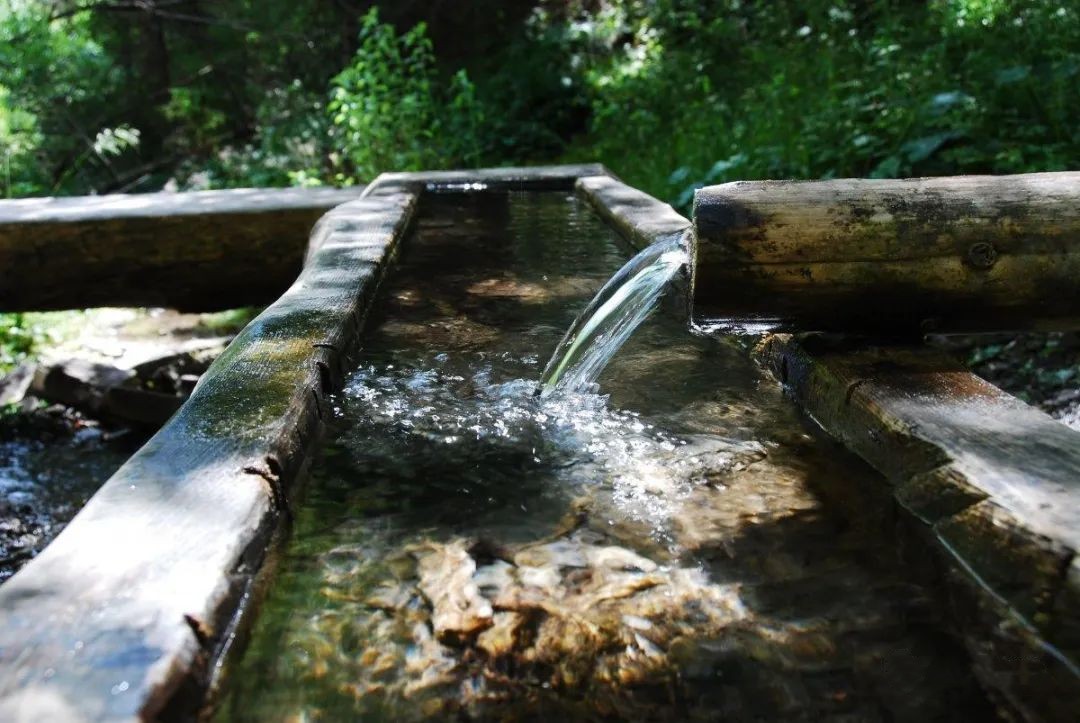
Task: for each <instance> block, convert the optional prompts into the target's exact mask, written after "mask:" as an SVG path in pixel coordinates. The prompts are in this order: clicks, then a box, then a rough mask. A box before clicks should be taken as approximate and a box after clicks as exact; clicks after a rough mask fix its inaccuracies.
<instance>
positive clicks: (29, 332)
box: [0, 314, 40, 374]
mask: <svg viewBox="0 0 1080 723" xmlns="http://www.w3.org/2000/svg"><path fill="white" fill-rule="evenodd" d="M39 337H40V333H39V332H38V330H37V329H36V328H35V327H34V326H33V325H32V324H29V323H27V319H26V315H25V314H0V374H4V373H6V372H8V371H10V370H11V368H12V367H14V366H15V365H16V364H18V363H19V362H20V361H22V360H23V359H24V358H25V357H26V356H27V355H29V354H30V353H31V352H32V351H33V350H34V347H35V346H36V344H37V343H38V342H39V340H40V339H39Z"/></svg>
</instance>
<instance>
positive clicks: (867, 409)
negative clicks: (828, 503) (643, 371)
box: [759, 335, 1080, 720]
mask: <svg viewBox="0 0 1080 723" xmlns="http://www.w3.org/2000/svg"><path fill="white" fill-rule="evenodd" d="M759 354H760V356H761V358H762V360H763V361H764V362H765V363H766V364H767V365H768V366H770V367H771V368H772V370H773V372H774V373H775V375H776V376H777V378H778V379H780V380H781V381H782V382H783V383H784V384H785V385H786V386H787V388H788V389H789V390H790V392H791V394H792V395H793V396H794V397H795V399H796V400H797V401H798V402H799V403H800V404H801V405H802V406H803V407H804V408H805V409H806V411H807V412H808V413H809V414H810V415H811V416H812V417H813V419H814V420H815V421H817V422H818V423H819V424H820V425H821V426H822V427H823V428H824V429H825V430H826V431H827V432H829V433H830V434H831V435H832V436H834V437H836V438H837V439H839V440H840V441H842V442H843V443H844V444H845V445H847V446H848V447H850V448H851V449H852V450H854V451H855V452H857V453H858V454H859V455H860V456H862V457H863V458H864V459H866V460H867V461H868V462H869V463H870V464H872V465H873V466H874V467H876V468H877V469H878V470H880V471H881V472H882V473H884V475H885V476H886V477H887V478H888V480H889V482H890V483H891V484H892V485H893V488H894V495H895V497H896V499H897V500H898V502H899V503H900V505H901V506H902V508H903V509H905V510H906V511H907V512H908V513H909V514H910V516H911V519H912V520H915V521H917V526H918V528H919V529H921V530H922V531H923V533H924V534H925V536H926V537H927V538H929V540H930V545H931V547H932V548H934V549H936V550H937V553H938V554H939V556H940V566H939V570H938V574H939V576H940V577H942V578H943V579H944V580H945V582H946V584H947V586H948V589H949V595H950V599H951V601H952V602H953V605H954V607H955V609H954V611H953V612H954V619H955V620H957V621H958V623H959V624H960V625H961V627H962V629H963V631H964V634H965V638H966V640H967V642H968V647H969V650H970V651H971V653H972V656H973V659H974V662H975V664H976V667H977V670H978V672H979V674H980V676H981V677H982V678H983V680H984V682H985V683H986V684H987V685H989V686H990V687H992V688H993V689H996V690H999V691H1001V692H1002V693H1003V694H1004V695H1005V696H1006V698H1007V699H1008V701H1009V703H1010V705H1011V706H1012V707H1014V708H1015V709H1016V710H1018V711H1020V712H1021V714H1022V715H1023V716H1024V717H1026V718H1028V719H1031V720H1065V719H1067V718H1068V717H1069V716H1068V715H1067V712H1068V711H1070V710H1071V711H1073V712H1075V710H1077V708H1078V706H1080V607H1077V605H1075V604H1073V603H1075V602H1076V601H1077V600H1080V577H1078V575H1077V573H1076V569H1077V562H1076V560H1077V558H1076V552H1077V550H1080V432H1077V431H1075V430H1073V429H1070V428H1068V427H1066V426H1065V425H1063V424H1060V423H1058V422H1056V421H1055V420H1053V419H1051V418H1050V417H1049V416H1047V415H1046V414H1044V413H1042V412H1040V411H1038V410H1036V409H1034V408H1033V407H1030V406H1028V405H1026V404H1024V403H1023V402H1021V401H1020V400H1018V399H1016V398H1014V397H1012V396H1010V395H1008V394H1006V393H1004V392H1002V391H1001V390H999V389H997V388H996V387H994V386H993V385H991V384H989V383H988V382H985V381H983V380H982V379H979V378H978V377H976V376H974V375H973V374H971V373H970V372H968V371H967V370H966V369H965V368H964V367H963V366H962V365H960V364H959V363H957V362H956V361H954V360H952V359H951V358H949V357H947V356H944V355H942V354H940V353H939V352H935V351H931V350H927V349H923V348H918V347H894V346H885V347H882V346H870V345H865V344H859V343H858V342H854V341H845V340H837V339H829V338H827V337H822V336H813V335H811V336H804V337H801V338H796V337H791V336H787V335H776V336H773V337H769V338H768V339H767V340H766V341H765V342H764V343H763V344H762V346H761V347H760V348H759Z"/></svg>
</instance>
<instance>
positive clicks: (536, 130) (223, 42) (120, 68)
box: [0, 0, 1080, 207]
mask: <svg viewBox="0 0 1080 723" xmlns="http://www.w3.org/2000/svg"><path fill="white" fill-rule="evenodd" d="M368 5H369V4H365V3H356V4H352V3H326V2H324V1H323V0H219V1H218V2H214V3H200V2H196V1H195V0H145V1H143V0H140V2H138V3H127V2H121V3H112V2H109V3H98V2H88V3H85V4H78V5H76V4H75V3H74V2H68V0H55V1H53V2H48V3H43V2H40V1H38V0H0V148H2V149H3V151H2V157H0V195H4V196H21V195H31V194H42V193H86V192H110V191H118V190H150V189H154V188H159V187H161V186H162V185H164V184H166V182H170V185H174V186H175V187H177V188H205V187H230V186H245V185H247V186H250V185H257V186H264V185H286V184H300V185H313V184H321V183H343V182H361V181H366V180H369V179H370V178H371V177H373V176H374V175H375V174H377V173H379V172H381V171H384V170H407V169H417V168H445V167H449V166H475V165H487V164H492V165H495V164H509V163H550V162H554V161H559V160H599V161H602V162H604V163H606V164H608V165H609V166H610V167H611V168H612V169H613V170H615V171H616V172H617V173H619V174H620V175H621V176H623V177H624V178H625V179H626V180H627V181H629V182H631V183H633V184H635V185H638V186H641V187H643V188H645V189H647V190H649V191H651V192H652V193H654V194H656V195H658V196H661V197H664V198H667V199H670V200H672V201H674V202H676V203H677V204H678V205H680V206H683V207H685V206H687V205H688V203H689V201H690V199H691V198H692V195H693V191H694V189H695V188H696V187H698V186H700V185H702V184H706V183H718V182H723V181H728V180H735V179H740V178H763V177H789V178H824V177H834V176H905V175H938V174H948V173H975V172H989V173H1007V172H1022V171H1037V170H1055V169H1063V168H1067V167H1069V166H1070V165H1071V164H1074V163H1075V159H1076V158H1080V130H1078V129H1080V126H1078V125H1077V124H1076V123H1075V121H1074V119H1075V117H1076V116H1077V115H1078V111H1080V14H1078V10H1077V9H1076V8H1075V7H1073V5H1072V4H1070V3H1064V2H1050V1H1046V0H926V1H925V2H911V1H910V0H801V1H800V2H794V0H531V1H530V0H478V2H476V3H469V4H468V8H465V9H462V8H459V9H458V10H455V11H454V12H449V13H444V12H441V11H440V10H439V8H438V7H436V5H431V6H430V7H428V6H427V5H426V4H413V3H406V4H400V3H386V2H376V3H374V7H372V8H371V9H370V10H363V11H361V10H360V8H361V7H366V6H368ZM530 9H531V10H530ZM424 20H430V21H431V22H430V23H429V24H425V23H424V22H422V21H424ZM462 22H464V23H465V24H464V25H457V24H455V23H462ZM469 23H472V25H469ZM500 23H502V25H500ZM470 27H475V28H482V29H483V33H484V35H483V36H482V37H481V36H479V35H477V36H475V37H474V36H470V35H469V28H470ZM409 28H411V29H409ZM492 28H499V32H498V33H493V31H492ZM493 34H494V35H498V37H492V35H493ZM432 38H437V39H438V42H437V43H435V42H433V41H432ZM440 43H441V44H442V47H439V44H440ZM342 66H344V68H343V67H342Z"/></svg>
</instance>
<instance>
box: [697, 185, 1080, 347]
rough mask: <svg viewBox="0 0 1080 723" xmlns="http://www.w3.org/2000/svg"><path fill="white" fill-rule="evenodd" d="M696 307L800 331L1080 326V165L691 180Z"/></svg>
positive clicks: (721, 314) (710, 312)
mask: <svg viewBox="0 0 1080 723" xmlns="http://www.w3.org/2000/svg"><path fill="white" fill-rule="evenodd" d="M694 223H695V233H696V237H697V248H696V271H695V273H696V277H695V287H694V295H695V308H696V309H697V310H699V311H700V313H701V314H702V315H706V316H724V317H727V316H757V317H769V318H774V319H777V320H778V321H779V322H780V323H782V324H784V325H787V326H789V327H791V328H796V329H800V330H825V331H829V330H833V331H847V330H852V329H857V328H861V329H874V330H881V329H893V330H897V331H905V332H909V333H910V332H919V331H933V330H965V329H1019V328H1076V327H1077V326H1080V173H1035V174H1025V175H1016V176H960V177H951V178H919V179H901V180H871V179H841V180H832V181H809V182H794V181H739V182H735V183H728V184H724V185H720V186H711V187H707V188H703V189H701V190H699V191H698V192H697V194H696V196H695V200H694Z"/></svg>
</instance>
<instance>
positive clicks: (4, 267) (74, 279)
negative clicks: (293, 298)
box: [0, 188, 362, 311]
mask: <svg viewBox="0 0 1080 723" xmlns="http://www.w3.org/2000/svg"><path fill="white" fill-rule="evenodd" d="M361 190H362V189H359V188H352V189H335V188H315V189H301V188H291V189H270V188H267V189H236V190H228V191H199V192H195V193H149V194H139V195H116V196H88V197H79V198H31V199H22V200H16V201H0V311H42V310H49V309H72V308H86V307H93V306H165V307H173V308H177V309H182V310H185V311H213V310H217V309H227V308H233V307H237V306H249V305H262V304H266V303H269V302H270V301H273V300H274V299H275V298H276V297H278V296H279V295H280V294H281V293H282V292H283V291H284V290H285V289H286V288H288V286H289V285H290V284H291V283H292V282H293V281H294V280H295V279H296V276H297V274H298V273H299V272H300V267H301V265H302V263H303V259H304V249H305V247H306V239H307V237H308V234H309V232H310V231H311V227H312V226H313V225H314V224H315V222H316V221H317V220H318V219H319V217H320V216H321V215H322V214H323V213H324V212H326V211H327V210H329V209H330V208H333V207H334V206H337V205H338V204H341V203H345V202H346V201H349V200H351V199H354V198H357V197H358V196H359V195H360V193H361Z"/></svg>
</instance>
